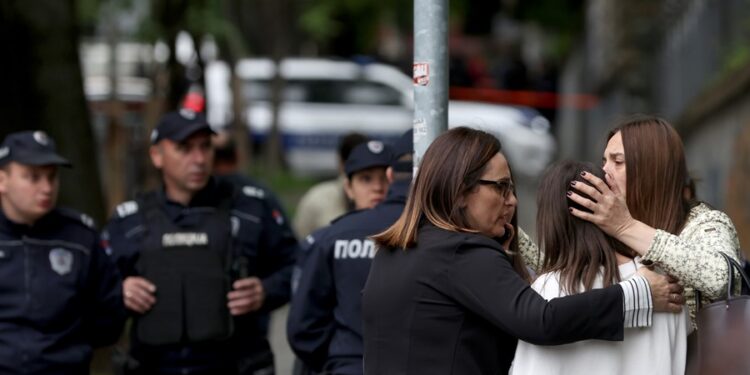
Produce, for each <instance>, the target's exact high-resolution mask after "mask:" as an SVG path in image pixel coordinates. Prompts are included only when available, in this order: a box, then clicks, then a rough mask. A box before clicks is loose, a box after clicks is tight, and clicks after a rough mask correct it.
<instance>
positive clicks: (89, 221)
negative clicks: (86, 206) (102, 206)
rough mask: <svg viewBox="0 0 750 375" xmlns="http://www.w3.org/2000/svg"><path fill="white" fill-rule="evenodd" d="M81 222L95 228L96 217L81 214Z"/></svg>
mask: <svg viewBox="0 0 750 375" xmlns="http://www.w3.org/2000/svg"><path fill="white" fill-rule="evenodd" d="M81 222H82V223H83V225H85V226H87V227H89V228H92V229H94V219H93V218H92V217H91V216H89V215H86V214H81Z"/></svg>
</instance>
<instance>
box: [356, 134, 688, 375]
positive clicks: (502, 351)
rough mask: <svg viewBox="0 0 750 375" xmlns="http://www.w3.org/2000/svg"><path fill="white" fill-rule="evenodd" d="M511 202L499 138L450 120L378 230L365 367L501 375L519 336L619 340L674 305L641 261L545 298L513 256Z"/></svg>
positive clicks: (366, 301) (541, 340)
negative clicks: (602, 282)
mask: <svg viewBox="0 0 750 375" xmlns="http://www.w3.org/2000/svg"><path fill="white" fill-rule="evenodd" d="M516 204H517V200H516V196H515V191H514V187H513V180H512V176H511V172H510V167H509V166H508V162H507V160H506V159H505V156H504V155H503V154H502V152H501V149H500V143H499V142H498V141H497V139H496V138H494V137H493V136H491V135H489V134H487V133H485V132H482V131H478V130H472V129H468V128H455V129H452V130H450V131H448V132H446V133H444V134H442V135H441V136H439V137H438V138H437V139H435V141H434V142H433V143H432V144H431V145H430V147H429V148H428V149H427V152H426V153H425V155H424V158H423V160H422V163H421V166H420V168H419V171H418V174H417V177H416V179H415V181H414V182H413V184H412V188H411V192H410V194H409V198H408V200H407V203H406V208H405V210H404V212H403V214H402V215H401V217H400V218H399V219H398V221H396V223H395V224H394V225H393V226H391V227H390V228H388V229H387V230H386V231H384V232H383V233H380V234H379V235H376V236H375V237H374V240H375V241H376V242H377V243H378V244H379V245H380V249H379V250H378V252H377V254H376V255H375V258H374V260H373V263H372V266H371V268H370V274H369V277H368V280H367V283H366V285H365V288H364V290H363V297H362V310H363V325H364V343H365V355H364V359H365V365H364V367H365V373H366V374H387V375H400V374H431V375H435V374H461V375H471V374H500V373H506V372H507V371H508V369H509V367H510V363H511V361H512V359H513V354H514V350H515V347H516V343H517V338H521V339H523V340H526V341H528V342H532V343H536V344H547V345H551V344H564V343H569V342H572V341H576V340H584V339H591V338H596V339H601V340H622V338H623V331H624V328H625V327H636V326H639V327H640V326H648V325H649V323H650V320H651V312H652V306H653V308H654V309H656V310H658V311H679V310H680V306H679V305H677V304H675V303H670V302H669V301H668V300H667V297H668V295H669V294H670V293H679V292H680V288H681V287H680V286H679V285H677V284H669V283H667V281H666V277H664V276H661V275H657V274H655V273H653V272H650V271H647V270H643V269H642V270H639V275H638V276H635V277H633V278H631V279H629V280H626V281H623V282H621V283H618V284H616V285H612V286H610V287H608V288H603V289H597V290H591V291H588V292H586V293H582V294H578V295H573V296H568V297H563V298H557V299H554V300H552V301H546V300H544V299H543V298H542V297H541V296H539V294H537V293H536V292H534V290H532V289H531V287H530V286H529V279H528V275H527V273H526V268H525V266H524V263H523V261H522V259H521V257H520V256H518V253H517V250H518V244H517V240H516V238H515V236H514V233H515V228H514V223H515V221H516V217H515V216H516V214H515V211H516ZM649 284H650V289H649ZM670 291H671V292H670ZM677 302H679V301H677Z"/></svg>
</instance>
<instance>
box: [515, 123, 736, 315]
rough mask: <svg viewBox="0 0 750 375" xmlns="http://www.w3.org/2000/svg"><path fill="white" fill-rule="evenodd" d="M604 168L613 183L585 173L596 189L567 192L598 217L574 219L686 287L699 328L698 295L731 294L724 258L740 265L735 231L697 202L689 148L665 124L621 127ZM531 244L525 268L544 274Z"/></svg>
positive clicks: (526, 249)
mask: <svg viewBox="0 0 750 375" xmlns="http://www.w3.org/2000/svg"><path fill="white" fill-rule="evenodd" d="M602 163H603V166H604V170H605V172H606V177H605V179H606V183H605V181H602V180H601V179H599V178H597V177H596V176H594V175H592V174H591V173H585V174H584V175H583V178H584V179H586V180H587V181H589V182H591V183H592V184H593V186H594V187H592V186H588V185H587V184H581V183H579V184H575V183H573V184H574V185H572V186H571V189H570V190H571V191H570V192H568V196H569V197H570V199H572V200H573V201H575V202H577V203H579V204H581V205H583V206H584V207H586V208H588V209H590V210H591V211H593V213H587V212H584V211H581V210H576V209H571V214H572V215H574V216H577V217H579V218H581V219H584V220H587V221H590V222H592V223H594V224H596V225H597V226H599V227H600V228H601V229H602V230H603V231H604V232H606V233H607V234H609V235H610V236H612V237H614V238H616V239H618V240H620V241H621V242H623V243H624V244H625V245H627V246H629V247H630V248H631V249H632V250H633V251H635V252H636V253H638V255H640V256H641V257H642V262H643V263H644V264H649V263H654V264H656V265H658V266H659V267H661V268H662V269H663V270H664V271H666V272H667V273H669V274H670V275H672V276H674V277H676V278H678V279H680V280H681V281H682V282H683V284H684V285H685V297H686V299H687V301H688V305H689V307H690V316H691V319H692V320H693V323H694V322H695V307H696V306H695V298H694V290H698V291H700V292H701V293H702V298H703V299H704V300H705V301H710V300H714V299H717V298H720V297H721V296H722V295H723V293H724V292H725V291H726V287H727V277H728V272H729V270H728V269H727V265H726V262H725V261H724V259H723V258H722V257H721V256H720V255H719V252H720V251H721V252H724V253H726V254H728V255H730V256H731V257H733V258H735V259H738V260H739V258H740V251H739V248H740V244H739V240H738V239H737V231H736V230H735V228H734V224H733V223H732V221H731V220H730V219H729V217H728V216H727V215H726V214H725V213H723V212H721V211H717V210H714V209H712V208H710V207H708V206H707V205H706V204H704V203H700V202H697V201H695V200H694V199H693V189H692V188H691V186H690V185H691V182H690V178H689V176H688V172H687V163H686V162H685V153H684V151H683V145H682V140H681V139H680V136H679V135H678V134H677V132H676V131H675V130H674V128H673V127H672V126H671V125H670V124H669V123H668V122H667V121H665V120H663V119H660V118H657V117H650V116H638V117H634V118H631V119H629V120H627V121H625V122H623V123H621V124H620V125H619V126H617V127H615V128H614V129H613V130H612V131H610V133H609V137H608V143H607V147H606V149H605V150H604V155H602ZM579 192H581V193H585V194H586V195H588V196H590V197H591V198H592V199H587V198H585V197H583V196H581V195H579V194H578V193H579ZM524 244H525V246H524V248H523V251H522V254H524V255H525V256H524V258H525V260H527V263H528V264H529V265H532V266H537V269H538V266H539V259H541V257H539V255H538V250H537V249H536V246H534V245H533V244H532V243H531V242H530V241H528V238H525V239H524V241H522V245H524ZM675 298H677V296H676V297H675Z"/></svg>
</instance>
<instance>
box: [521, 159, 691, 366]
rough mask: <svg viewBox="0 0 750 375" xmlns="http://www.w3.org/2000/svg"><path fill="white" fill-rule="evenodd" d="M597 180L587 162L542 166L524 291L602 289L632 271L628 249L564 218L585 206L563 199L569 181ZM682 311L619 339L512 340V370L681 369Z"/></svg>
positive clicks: (549, 294)
mask: <svg viewBox="0 0 750 375" xmlns="http://www.w3.org/2000/svg"><path fill="white" fill-rule="evenodd" d="M584 171H588V172H589V173H591V174H593V175H595V176H597V177H599V178H604V171H603V170H602V169H601V168H598V167H595V166H594V165H593V164H591V163H579V162H571V161H566V162H560V163H557V164H555V165H554V166H552V167H550V168H549V169H548V171H547V172H546V173H545V175H544V177H543V178H542V180H541V183H540V184H539V186H540V188H539V191H538V193H537V206H538V211H537V220H536V221H537V232H538V234H539V246H540V249H541V250H542V252H543V254H544V259H543V262H542V268H541V272H542V274H541V275H540V276H539V277H538V278H537V279H536V280H535V281H534V283H533V284H532V286H531V287H532V288H533V289H534V290H535V291H537V292H538V293H539V294H541V295H542V297H544V298H545V299H547V300H551V299H553V298H559V297H562V296H566V295H571V294H578V293H582V292H585V291H588V290H592V289H595V288H605V287H608V286H611V285H614V284H616V283H618V282H620V281H621V280H627V279H629V278H630V277H632V276H634V275H635V274H636V271H637V269H638V268H639V267H640V266H641V265H640V264H639V258H638V257H634V255H633V254H632V251H631V250H629V249H628V248H627V247H626V246H625V245H623V244H622V243H620V242H619V241H617V240H615V239H613V238H612V237H610V236H608V235H606V234H605V233H604V232H602V230H601V229H599V228H598V227H597V226H596V225H594V224H592V223H590V222H588V221H585V220H581V219H579V218H577V217H575V216H572V215H570V211H569V209H570V208H571V207H572V208H575V209H577V210H580V211H583V212H587V211H588V209H586V208H585V207H583V206H581V205H579V204H577V203H575V202H574V201H571V200H569V199H567V197H566V192H567V191H568V189H569V186H570V183H571V182H575V183H576V185H578V184H588V182H586V181H585V180H583V178H582V177H581V172H584ZM688 321H689V320H688V316H687V308H684V309H683V312H682V313H680V314H672V313H655V314H654V315H653V322H652V325H651V328H649V329H626V330H625V340H624V341H621V342H602V341H593V340H591V341H582V342H578V343H575V344H568V345H561V346H537V345H534V344H531V343H527V342H524V341H521V342H519V344H518V348H517V349H516V357H515V359H514V360H513V368H512V371H511V373H512V374H513V375H524V374H549V375H554V374H583V373H593V374H598V373H605V374H606V373H609V374H639V373H640V374H684V373H685V356H686V351H687V334H688V331H689V324H688Z"/></svg>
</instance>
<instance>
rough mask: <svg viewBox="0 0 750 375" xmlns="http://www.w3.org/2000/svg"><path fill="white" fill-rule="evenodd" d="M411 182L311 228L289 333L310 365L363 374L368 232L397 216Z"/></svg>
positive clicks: (370, 250) (396, 185)
mask: <svg viewBox="0 0 750 375" xmlns="http://www.w3.org/2000/svg"><path fill="white" fill-rule="evenodd" d="M409 183H410V181H409V180H407V181H396V182H394V183H393V184H392V185H391V187H390V188H389V192H388V197H387V199H386V200H385V201H384V202H383V203H381V204H379V205H378V206H376V207H375V208H373V209H369V210H362V211H355V212H352V213H349V214H346V215H344V216H342V217H340V218H339V219H337V220H335V221H334V222H333V223H331V225H330V226H329V227H325V228H322V229H319V230H317V231H315V232H313V234H312V235H310V236H308V238H307V239H306V241H305V243H304V244H303V245H302V249H303V250H302V251H301V254H300V255H301V256H300V260H301V264H299V268H300V269H301V273H300V275H299V281H298V282H295V284H297V285H296V289H295V292H294V294H293V297H292V302H291V306H290V311H289V318H288V321H287V336H288V340H289V343H290V345H291V347H292V349H293V350H294V352H295V353H296V354H297V356H298V357H299V358H300V359H301V360H302V361H303V362H305V364H307V365H308V366H310V367H311V368H313V369H315V370H317V371H324V372H326V373H342V374H351V373H354V374H359V373H362V354H363V344H362V343H363V341H362V308H361V291H362V288H363V287H364V285H365V281H366V280H367V275H368V273H369V269H370V262H371V260H372V257H373V256H374V255H375V244H374V242H373V241H372V240H371V239H369V238H368V237H369V236H371V235H374V234H377V233H379V232H381V231H383V230H385V229H386V228H388V227H389V226H390V225H391V224H393V223H394V222H395V221H396V220H397V219H398V217H399V216H400V215H401V212H402V211H403V208H404V205H405V203H406V194H407V192H408V189H409Z"/></svg>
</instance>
